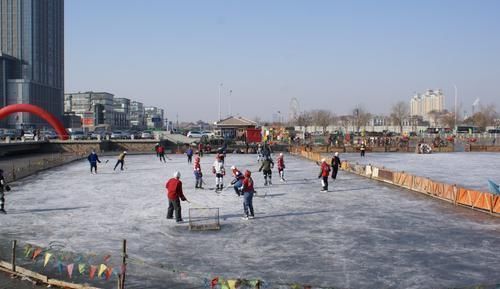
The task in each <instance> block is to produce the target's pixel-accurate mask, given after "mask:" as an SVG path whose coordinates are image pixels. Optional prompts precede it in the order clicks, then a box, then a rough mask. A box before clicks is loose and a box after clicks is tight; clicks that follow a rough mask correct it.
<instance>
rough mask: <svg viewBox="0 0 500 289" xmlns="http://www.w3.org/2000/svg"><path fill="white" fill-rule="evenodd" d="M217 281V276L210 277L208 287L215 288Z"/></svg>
mask: <svg viewBox="0 0 500 289" xmlns="http://www.w3.org/2000/svg"><path fill="white" fill-rule="evenodd" d="M217 283H219V277H215V278H214V279H212V282H211V283H210V288H212V289H213V288H215V286H217Z"/></svg>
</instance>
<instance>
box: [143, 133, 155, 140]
mask: <svg viewBox="0 0 500 289" xmlns="http://www.w3.org/2000/svg"><path fill="white" fill-rule="evenodd" d="M141 138H142V139H152V138H154V136H153V134H152V133H151V132H150V131H143V132H142V133H141Z"/></svg>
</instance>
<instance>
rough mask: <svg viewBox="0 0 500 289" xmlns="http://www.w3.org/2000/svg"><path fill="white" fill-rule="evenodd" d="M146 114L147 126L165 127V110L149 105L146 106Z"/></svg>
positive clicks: (154, 127)
mask: <svg viewBox="0 0 500 289" xmlns="http://www.w3.org/2000/svg"><path fill="white" fill-rule="evenodd" d="M144 111H145V115H146V117H145V118H146V126H147V128H148V129H161V128H163V125H164V122H163V115H164V111H163V109H161V108H158V107H155V106H148V107H145V108H144Z"/></svg>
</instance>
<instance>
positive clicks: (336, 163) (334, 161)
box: [331, 152, 341, 180]
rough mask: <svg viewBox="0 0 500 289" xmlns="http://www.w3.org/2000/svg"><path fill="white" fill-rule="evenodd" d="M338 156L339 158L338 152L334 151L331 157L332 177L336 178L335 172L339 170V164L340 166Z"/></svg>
mask: <svg viewBox="0 0 500 289" xmlns="http://www.w3.org/2000/svg"><path fill="white" fill-rule="evenodd" d="M340 164H341V163H340V158H339V152H335V155H334V156H333V158H332V162H331V165H332V179H334V180H335V179H337V172H338V171H339V166H340Z"/></svg>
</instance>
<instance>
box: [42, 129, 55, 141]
mask: <svg viewBox="0 0 500 289" xmlns="http://www.w3.org/2000/svg"><path fill="white" fill-rule="evenodd" d="M40 135H41V136H42V138H46V139H56V138H58V137H59V136H58V135H57V133H56V132H55V131H53V130H46V131H41V132H40Z"/></svg>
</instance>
